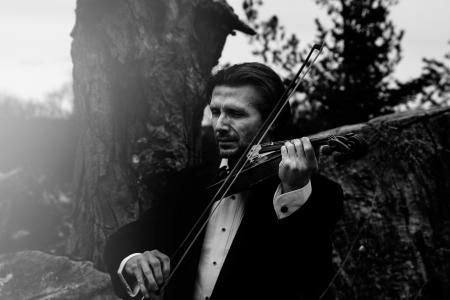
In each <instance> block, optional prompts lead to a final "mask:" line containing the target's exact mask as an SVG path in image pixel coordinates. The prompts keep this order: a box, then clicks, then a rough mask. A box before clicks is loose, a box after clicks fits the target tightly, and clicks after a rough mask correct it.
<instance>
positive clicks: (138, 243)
mask: <svg viewBox="0 0 450 300" xmlns="http://www.w3.org/2000/svg"><path fill="white" fill-rule="evenodd" d="M145 217H146V218H148V220H146V219H144V220H142V219H140V220H138V221H135V222H132V223H129V224H127V225H125V226H123V227H121V228H120V229H119V230H118V231H116V232H115V233H114V234H112V235H111V236H110V237H108V239H107V240H106V246H105V250H104V261H105V264H106V267H107V271H108V273H109V275H110V277H111V282H112V285H113V288H114V291H115V292H116V294H117V295H118V296H119V297H121V298H123V299H130V297H129V296H128V294H127V291H126V288H125V286H124V285H123V283H122V281H121V280H120V278H119V276H118V274H117V271H118V269H119V265H120V263H121V261H122V260H123V259H124V258H125V257H127V256H128V255H130V254H132V253H141V252H145V251H147V250H152V249H151V248H152V242H153V241H152V238H151V237H152V234H151V231H152V227H151V225H152V224H151V223H152V222H150V221H151V220H153V219H154V218H153V217H154V216H153V215H152V214H148V215H147V216H145ZM149 223H150V224H149ZM145 224H148V225H150V226H145Z"/></svg>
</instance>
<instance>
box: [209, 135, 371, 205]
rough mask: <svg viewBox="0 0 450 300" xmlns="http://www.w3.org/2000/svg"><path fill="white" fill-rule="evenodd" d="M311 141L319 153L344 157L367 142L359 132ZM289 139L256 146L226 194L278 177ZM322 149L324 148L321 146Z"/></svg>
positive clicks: (363, 149)
mask: <svg viewBox="0 0 450 300" xmlns="http://www.w3.org/2000/svg"><path fill="white" fill-rule="evenodd" d="M310 141H311V144H312V145H313V147H314V150H315V152H316V154H317V153H319V152H320V153H321V154H324V155H330V154H332V153H334V152H337V153H339V154H341V155H342V156H345V157H347V158H348V157H352V156H353V157H354V156H357V155H362V154H364V153H365V152H366V148H367V145H366V142H365V141H364V140H363V139H362V138H361V137H360V136H358V135H356V134H353V133H348V134H346V135H343V136H334V135H331V136H327V137H323V138H310ZM285 142H286V141H278V142H269V143H266V144H261V145H259V146H256V147H255V148H254V149H253V150H252V151H250V153H249V155H248V160H247V164H246V165H245V166H244V168H243V169H242V171H241V172H240V173H239V176H238V177H237V178H236V176H232V181H233V184H232V185H231V186H230V187H229V188H228V190H227V191H226V192H225V194H224V195H223V197H226V196H229V195H232V194H235V193H238V192H241V191H245V190H249V189H252V188H253V187H255V186H256V185H258V184H260V183H262V182H264V181H265V180H268V179H270V178H273V177H274V176H278V167H279V164H280V162H281V152H280V148H281V146H283V145H284V143H285ZM321 147H323V148H322V151H319V149H320V148H321ZM225 180H226V178H224V179H222V180H220V181H218V182H216V183H214V184H212V185H210V186H209V187H207V193H208V194H209V193H211V195H214V193H215V192H216V191H217V190H218V189H219V188H220V187H221V186H222V184H223V182H224V181H225Z"/></svg>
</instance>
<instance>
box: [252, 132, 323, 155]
mask: <svg viewBox="0 0 450 300" xmlns="http://www.w3.org/2000/svg"><path fill="white" fill-rule="evenodd" d="M329 138H330V137H329V136H325V137H320V138H309V140H310V141H311V144H312V145H313V147H314V148H316V147H320V146H322V145H326V144H327V142H328V140H329ZM287 141H292V140H284V141H276V142H269V143H264V144H261V150H259V153H266V152H271V151H279V150H280V148H281V146H283V145H284V143H286V142H287Z"/></svg>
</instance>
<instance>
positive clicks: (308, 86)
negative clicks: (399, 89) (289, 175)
mask: <svg viewBox="0 0 450 300" xmlns="http://www.w3.org/2000/svg"><path fill="white" fill-rule="evenodd" d="M396 2H397V1H394V0H358V1H356V0H339V1H338V0H316V3H317V4H318V5H320V6H321V7H323V8H324V9H326V10H327V13H328V15H329V16H330V19H331V22H332V27H331V28H326V27H325V26H323V24H322V23H321V22H320V21H319V20H316V25H317V30H318V35H317V41H323V42H324V43H325V49H326V51H325V52H324V54H323V55H322V56H321V59H320V60H319V61H318V62H317V63H316V65H315V66H314V67H313V68H312V70H311V75H310V76H308V77H307V79H306V80H305V82H304V84H303V85H302V87H301V89H300V90H299V92H300V94H299V95H298V97H297V99H296V101H295V102H294V105H293V108H294V111H295V116H294V117H295V119H294V123H296V124H298V128H299V131H300V132H301V133H310V132H315V131H318V130H322V129H326V128H330V127H336V126H339V125H343V124H348V123H357V122H362V121H366V120H368V119H369V118H372V117H374V116H377V115H380V114H384V113H387V112H390V111H392V110H393V107H394V106H395V105H396V104H398V103H397V102H396V101H395V99H394V98H393V97H390V89H391V88H392V86H393V84H394V80H393V78H392V73H393V71H394V67H395V66H396V64H397V63H398V62H399V61H400V52H401V49H400V42H401V39H402V35H403V32H402V31H398V30H396V29H395V27H394V24H393V23H392V21H391V20H390V19H389V8H390V7H391V6H392V5H394V4H396ZM258 5H262V3H261V1H259V2H254V1H244V9H245V11H246V12H247V17H248V19H249V21H250V23H251V24H252V25H253V26H255V27H256V29H257V31H258V35H256V37H254V38H253V40H252V42H253V43H254V44H258V43H259V44H260V45H262V47H259V48H260V49H258V50H255V51H254V54H256V55H259V56H261V57H262V58H263V60H264V61H265V62H267V63H269V64H272V65H274V66H276V67H278V68H279V69H283V70H284V71H287V78H288V79H289V78H291V77H292V73H293V72H295V71H296V70H295V69H296V68H298V65H299V63H300V62H301V61H302V60H303V58H304V57H305V52H303V53H302V52H299V51H298V45H299V39H298V38H297V37H296V36H295V35H291V36H290V37H289V38H286V32H285V29H284V27H283V26H281V25H280V24H279V22H278V18H277V17H276V16H273V17H271V18H270V19H269V20H268V21H259V20H258V14H257V10H258V7H257V6H258ZM271 45H275V47H272V48H271V47H270V46H271ZM257 47H258V46H257Z"/></svg>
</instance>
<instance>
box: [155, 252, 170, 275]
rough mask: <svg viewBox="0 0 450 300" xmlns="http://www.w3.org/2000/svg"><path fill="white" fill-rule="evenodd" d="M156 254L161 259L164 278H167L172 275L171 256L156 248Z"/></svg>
mask: <svg viewBox="0 0 450 300" xmlns="http://www.w3.org/2000/svg"><path fill="white" fill-rule="evenodd" d="M154 255H155V256H156V257H157V258H158V259H159V261H160V262H161V266H162V273H163V277H164V280H166V279H167V278H168V277H169V275H170V258H169V257H168V256H167V255H165V254H164V253H161V252H159V251H158V250H154Z"/></svg>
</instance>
